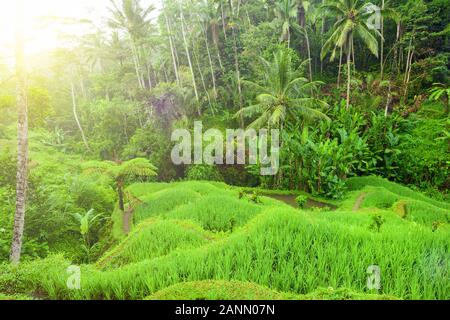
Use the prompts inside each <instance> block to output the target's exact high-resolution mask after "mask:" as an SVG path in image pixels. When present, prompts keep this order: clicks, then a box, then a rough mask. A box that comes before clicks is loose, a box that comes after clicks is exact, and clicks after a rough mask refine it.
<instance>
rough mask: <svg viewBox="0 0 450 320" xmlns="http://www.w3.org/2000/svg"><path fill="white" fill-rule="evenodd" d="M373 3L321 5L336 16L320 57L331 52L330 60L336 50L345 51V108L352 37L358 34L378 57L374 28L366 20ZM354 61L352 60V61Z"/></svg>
mask: <svg viewBox="0 0 450 320" xmlns="http://www.w3.org/2000/svg"><path fill="white" fill-rule="evenodd" d="M373 8H374V5H373V4H372V3H363V2H361V1H359V0H331V1H330V2H329V3H326V4H324V5H322V9H323V10H325V13H326V14H329V15H331V16H334V17H337V21H336V23H335V24H334V26H333V32H332V34H331V36H330V38H329V39H328V40H327V41H326V42H325V44H324V45H323V48H322V54H321V58H322V59H324V58H325V56H326V55H327V53H328V52H330V51H332V53H331V61H333V60H334V58H335V57H336V51H337V49H338V48H339V49H340V50H343V51H346V53H347V109H348V108H349V106H350V82H351V56H352V51H354V45H353V44H354V38H355V36H359V38H361V40H362V42H363V43H364V44H365V45H366V46H367V47H368V48H369V50H370V52H371V53H372V54H373V55H375V56H376V57H377V58H378V48H379V47H378V40H377V38H376V37H375V36H374V35H373V34H372V31H373V32H375V33H377V34H378V35H380V33H379V32H378V31H377V30H374V29H373V28H372V27H371V26H370V25H369V24H368V23H367V20H368V18H370V17H371V16H372V15H373ZM353 63H354V61H353Z"/></svg>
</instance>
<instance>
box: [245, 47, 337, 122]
mask: <svg viewBox="0 0 450 320" xmlns="http://www.w3.org/2000/svg"><path fill="white" fill-rule="evenodd" d="M261 60H262V63H263V65H264V69H265V75H264V76H265V83H264V84H263V85H259V84H257V83H254V82H251V81H244V84H247V85H248V86H249V87H253V88H255V90H256V91H257V92H258V96H257V97H256V101H257V103H256V104H255V105H252V106H249V107H246V108H243V109H242V110H241V111H239V112H238V113H237V114H236V117H240V116H241V115H242V116H244V117H246V118H253V117H255V116H256V117H257V118H256V120H254V121H253V122H252V123H251V124H250V126H249V128H255V129H259V128H262V127H265V126H269V127H281V128H282V127H283V124H284V122H285V121H286V120H287V119H288V118H289V117H290V116H293V115H294V114H296V113H297V114H300V115H302V116H303V117H304V118H305V119H307V120H311V119H315V118H321V119H327V120H329V118H328V117H327V116H326V115H325V114H324V113H322V112H321V111H319V110H318V109H316V108H315V107H324V106H327V104H326V103H325V102H324V101H321V100H318V99H315V98H312V97H311V96H310V94H311V91H312V90H314V89H315V88H317V86H319V85H320V84H322V83H321V82H318V81H314V82H311V81H308V79H306V78H304V77H302V76H301V70H302V69H303V67H304V65H305V63H307V61H305V62H303V63H302V64H301V65H300V67H299V68H298V69H297V70H294V69H293V68H292V61H291V56H290V52H289V51H288V49H281V50H279V51H278V52H276V53H275V54H274V60H273V61H272V62H268V61H266V60H265V59H261Z"/></svg>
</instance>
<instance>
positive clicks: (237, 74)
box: [232, 26, 244, 128]
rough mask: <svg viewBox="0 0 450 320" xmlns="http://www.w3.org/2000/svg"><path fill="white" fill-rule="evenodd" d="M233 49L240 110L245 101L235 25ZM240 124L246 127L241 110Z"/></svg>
mask: <svg viewBox="0 0 450 320" xmlns="http://www.w3.org/2000/svg"><path fill="white" fill-rule="evenodd" d="M232 29H233V49H234V67H235V71H236V78H237V79H236V80H237V87H238V94H239V110H242V107H243V101H242V86H241V71H240V67H239V56H238V51H237V41H236V30H235V27H234V26H233V28H232ZM240 124H241V128H244V115H243V113H242V112H241V116H240Z"/></svg>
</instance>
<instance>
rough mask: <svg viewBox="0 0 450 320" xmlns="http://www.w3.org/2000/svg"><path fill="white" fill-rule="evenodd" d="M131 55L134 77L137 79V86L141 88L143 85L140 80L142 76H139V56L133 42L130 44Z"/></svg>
mask: <svg viewBox="0 0 450 320" xmlns="http://www.w3.org/2000/svg"><path fill="white" fill-rule="evenodd" d="M131 55H132V56H133V63H134V69H135V72H136V77H137V80H138V84H139V88H141V89H145V86H144V84H143V82H142V78H141V71H140V70H141V67H140V65H139V57H138V54H137V49H136V48H135V46H134V44H133V43H132V44H131Z"/></svg>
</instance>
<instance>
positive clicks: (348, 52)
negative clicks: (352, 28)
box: [346, 35, 353, 110]
mask: <svg viewBox="0 0 450 320" xmlns="http://www.w3.org/2000/svg"><path fill="white" fill-rule="evenodd" d="M352 38H353V35H350V36H349V40H348V45H347V107H346V108H347V110H349V108H350V86H351V84H350V82H351V73H352V69H351V65H350V60H351V59H350V58H351V54H352V42H353V39H352Z"/></svg>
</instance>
